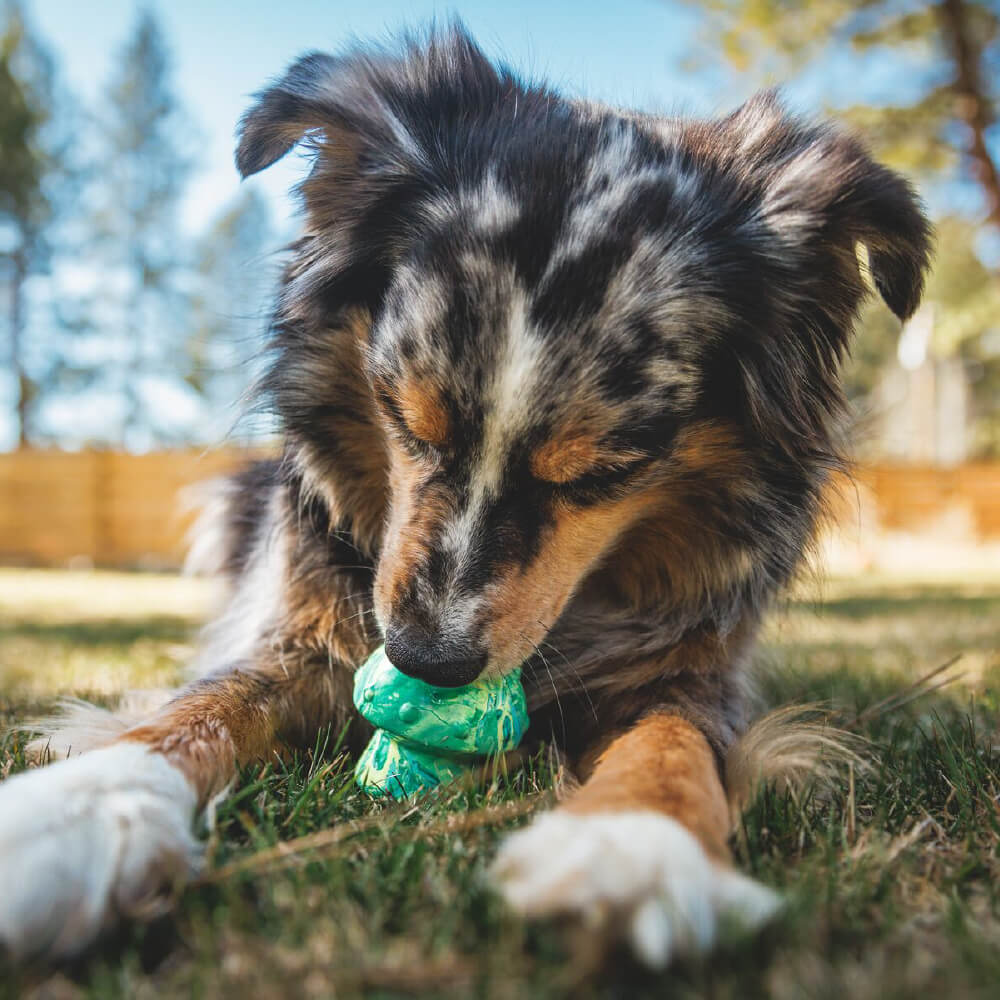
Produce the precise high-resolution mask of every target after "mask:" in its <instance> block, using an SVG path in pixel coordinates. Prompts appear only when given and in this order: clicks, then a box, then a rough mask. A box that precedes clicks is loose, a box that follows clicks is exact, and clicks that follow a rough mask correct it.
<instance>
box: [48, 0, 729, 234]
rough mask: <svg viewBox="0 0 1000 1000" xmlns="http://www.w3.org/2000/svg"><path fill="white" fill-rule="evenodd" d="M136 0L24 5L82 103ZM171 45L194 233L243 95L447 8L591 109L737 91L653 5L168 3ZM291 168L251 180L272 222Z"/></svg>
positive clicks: (717, 101)
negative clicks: (186, 121)
mask: <svg viewBox="0 0 1000 1000" xmlns="http://www.w3.org/2000/svg"><path fill="white" fill-rule="evenodd" d="M139 6H140V4H139V3H137V2H135V0H99V2H97V3H86V2H81V0H35V2H34V4H33V7H32V10H33V19H34V22H35V24H36V26H37V28H38V29H39V31H40V33H41V34H42V35H43V36H44V37H45V38H46V39H47V40H48V42H49V44H50V45H51V46H52V48H53V49H54V50H55V52H56V55H57V56H58V58H59V62H60V64H61V70H62V73H63V80H64V82H65V83H66V85H67V86H68V87H69V89H70V90H71V91H72V92H74V93H76V94H77V95H78V96H79V97H80V98H81V99H82V100H83V101H84V102H85V103H89V104H93V103H94V102H95V100H96V99H97V98H99V96H100V93H101V89H102V87H103V86H104V85H105V82H106V81H107V79H108V76H109V73H110V72H111V69H112V66H113V63H114V59H115V56H116V54H117V52H118V50H119V49H120V47H121V45H122V43H123V42H124V40H125V39H126V37H127V36H128V34H129V32H130V30H131V28H132V26H133V24H134V20H135V16H136V11H137V9H138V8H139ZM152 6H153V7H154V9H155V10H157V12H158V13H159V15H160V18H161V21H162V23H163V26H164V28H165V30H166V34H167V37H168V40H169V42H170V44H171V46H172V49H173V56H174V81H175V85H176V89H177V91H178V93H179V95H180V97H181V99H182V101H183V103H184V105H185V106H186V108H187V110H188V113H189V114H190V115H191V116H192V118H193V120H194V124H195V126H196V128H197V129H198V143H197V148H198V149H199V153H200V162H199V163H198V172H197V174H196V175H195V177H194V180H193V183H192V185H191V189H190V192H189V195H188V197H187V200H186V202H185V206H184V221H185V223H186V224H187V225H188V226H189V227H190V228H192V229H195V228H200V226H201V225H202V224H203V223H204V222H205V220H206V219H207V218H208V217H209V216H210V215H212V214H214V212H215V211H216V210H217V209H218V207H219V206H220V204H222V203H223V202H225V201H226V200H227V199H228V198H229V197H231V196H232V195H233V194H235V192H236V190H237V186H238V180H237V177H236V173H235V170H234V169H233V166H232V145H233V139H232V136H233V127H234V125H235V123H236V120H237V119H238V117H239V115H240V114H241V112H242V111H243V110H244V109H245V107H246V106H247V104H248V102H249V97H250V95H251V94H252V93H253V92H254V91H255V90H257V89H258V88H259V87H260V86H261V85H262V84H263V83H265V82H266V81H267V80H268V79H269V78H270V77H272V76H274V75H275V74H276V73H278V72H280V71H281V70H282V69H283V68H284V66H285V65H287V63H289V62H290V61H291V60H292V59H294V58H295V57H296V56H297V55H298V54H299V53H301V52H303V51H304V50H307V49H316V48H319V49H333V50H336V49H338V48H340V47H342V46H343V45H344V44H345V43H346V42H348V41H349V40H350V39H351V38H352V37H354V38H360V39H368V38H385V37H387V36H388V35H389V33H390V32H392V31H393V30H394V29H398V28H399V27H400V26H404V25H410V26H412V25H419V24H422V23H425V22H427V21H428V20H429V19H431V18H432V17H437V18H438V19H439V20H440V19H443V18H447V17H448V16H449V15H451V14H453V13H458V14H459V15H460V16H461V17H462V18H463V19H464V20H465V22H466V24H467V25H468V26H469V28H470V29H471V30H472V32H473V33H474V34H475V35H476V37H477V38H478V40H479V42H480V44H482V45H483V47H484V48H485V49H486V50H487V51H488V52H489V53H490V54H491V55H494V56H499V57H501V58H504V59H506V60H507V61H508V62H510V63H511V64H512V65H513V66H515V67H516V68H517V69H519V70H522V71H526V72H527V73H529V74H530V75H538V76H543V77H545V78H547V79H548V80H549V81H550V82H553V83H555V84H557V85H559V86H561V87H563V88H564V89H566V90H568V91H570V92H573V93H575V94H579V95H587V96H591V97H595V98H598V99H601V100H605V101H609V102H614V103H622V104H634V105H639V106H643V107H649V108H655V107H659V108H666V109H671V110H688V111H711V110H717V109H721V108H725V107H728V106H730V105H732V104H734V103H735V102H736V101H737V100H738V99H739V97H740V96H741V95H739V94H731V93H719V92H718V90H715V92H713V88H706V81H705V79H704V78H697V79H696V78H694V77H692V76H690V75H686V74H685V73H683V72H682V71H681V70H680V69H679V68H678V66H679V64H680V62H681V60H682V59H683V58H684V56H685V55H686V54H687V52H688V51H689V49H690V46H691V44H692V40H693V37H694V34H695V24H696V14H694V13H693V12H692V11H691V10H690V9H689V8H687V7H684V6H681V5H673V4H669V3H666V2H660V0H618V2H611V3H607V2H601V3H598V2H594V0H575V2H573V0H492V2H483V0H476V2H464V3H457V4H444V3H433V2H426V0H416V2H414V0H410V2H403V0H369V2H364V0H354V2H350V3H345V2H336V0H334V2H329V0H326V2H322V0H244V2H242V3H232V2H227V3H223V2H220V0H202V2H201V3H198V2H193V0H172V2H169V3H166V2H161V3H154V4H152ZM300 171H301V164H296V162H295V158H294V157H290V158H289V162H288V163H282V164H279V165H278V166H277V167H275V168H272V170H270V171H268V172H267V173H266V174H265V175H262V176H261V177H260V178H257V179H254V180H253V181H252V182H250V183H253V184H260V185H261V186H262V187H263V189H265V190H266V191H267V192H268V193H269V195H271V196H273V197H272V204H273V206H274V208H275V209H276V216H277V218H278V219H279V220H280V219H281V216H282V215H283V214H287V213H288V212H289V210H290V204H289V203H288V202H287V200H285V196H284V192H285V191H286V189H287V188H288V186H289V185H290V184H291V183H293V182H294V180H295V179H296V177H297V176H298V175H299V173H300Z"/></svg>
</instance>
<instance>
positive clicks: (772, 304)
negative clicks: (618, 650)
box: [237, 29, 928, 684]
mask: <svg viewBox="0 0 1000 1000" xmlns="http://www.w3.org/2000/svg"><path fill="white" fill-rule="evenodd" d="M298 143H307V144H308V145H309V147H310V148H311V150H312V155H313V164H312V169H311V172H310V173H309V176H308V178H307V179H306V180H305V181H304V183H303V185H302V189H301V190H302V195H303V202H304V207H305V213H306V216H305V220H306V221H305V235H304V237H303V239H302V240H301V241H300V243H299V244H298V245H297V254H296V257H295V260H294V262H293V263H292V265H291V267H290V269H289V272H288V276H287V280H286V283H285V285H284V288H283V292H282V302H281V304H280V307H279V313H278V324H277V329H276V337H275V348H276V360H275V363H274V365H273V367H272V370H271V375H270V379H269V388H270V390H271V392H272V395H273V398H274V401H275V405H276V406H277V409H278V411H279V413H280V414H281V416H282V417H283V420H284V424H285V427H286V430H287V432H288V435H289V439H290V440H291V441H292V442H293V445H294V448H295V454H296V460H297V461H298V462H299V463H300V465H301V466H302V469H303V473H304V475H305V476H306V479H307V481H308V482H309V483H310V484H311V485H312V486H313V487H314V488H315V489H316V490H318V491H319V492H320V493H322V494H323V495H324V497H325V498H326V499H327V502H328V503H329V505H330V506H331V509H332V510H333V512H334V516H335V517H336V518H338V519H340V520H341V521H345V520H346V521H351V522H353V526H354V529H355V532H356V534H358V535H359V536H360V537H362V538H366V537H368V538H370V544H371V547H372V548H373V549H377V551H378V557H379V558H378V573H377V579H376V587H375V607H376V613H377V616H378V619H379V622H380V624H381V626H382V628H383V629H384V632H385V638H386V648H387V651H388V654H389V656H390V658H391V659H392V660H393V662H394V663H395V664H396V665H397V666H398V667H400V668H401V669H402V670H404V671H406V672H408V673H412V674H414V675H417V676H421V677H424V678H425V679H427V680H429V681H432V682H433V683H437V684H463V683H467V682H469V681H471V680H472V679H473V678H474V677H476V676H477V675H478V674H479V673H480V672H482V671H483V670H484V669H491V670H506V669H510V668H512V667H514V666H516V665H517V664H519V663H520V662H521V661H522V660H524V659H525V658H526V657H527V656H528V655H530V654H531V653H532V651H533V649H535V648H536V647H537V644H538V643H540V642H542V641H543V640H544V636H545V634H546V632H547V631H548V630H549V628H550V627H551V626H552V623H553V622H555V620H556V619H557V618H558V617H559V615H560V613H561V612H562V611H563V609H564V607H565V606H566V603H567V601H568V600H569V599H570V597H571V596H572V595H573V594H574V593H575V592H576V591H577V590H578V589H579V588H580V585H581V583H582V581H584V579H585V578H587V577H588V576H589V575H590V574H592V573H593V571H594V569H595V567H597V566H598V564H599V563H601V561H602V560H606V559H608V557H609V555H610V554H611V553H612V552H614V551H615V550H616V547H618V546H620V545H621V544H622V541H623V539H626V538H630V537H635V531H636V529H637V527H638V526H640V525H642V524H644V523H647V522H650V521H655V520H659V521H660V522H664V520H665V519H666V520H668V521H671V523H673V524H674V525H675V526H677V525H681V526H682V527H681V530H673V531H672V537H673V538H674V545H673V549H672V550H671V552H672V555H671V553H665V555H664V557H663V559H664V560H665V562H666V563H667V564H668V565H667V573H668V575H671V574H672V575H673V577H674V578H675V582H676V579H677V578H680V577H682V576H683V575H684V574H685V573H689V574H690V573H694V574H695V575H696V576H697V575H698V574H700V575H701V576H702V577H704V579H705V580H706V581H707V580H708V578H709V577H711V576H713V574H716V573H717V572H722V571H721V570H720V569H719V566H722V565H723V564H724V565H725V575H726V576H727V579H728V577H734V578H735V577H738V576H739V575H740V574H741V573H743V574H749V573H751V572H754V571H755V569H754V567H755V564H756V563H757V562H759V560H758V559H757V558H756V556H757V549H762V548H763V547H765V546H764V542H762V540H761V539H762V538H763V537H764V535H766V533H767V531H768V530H769V529H768V527H767V526H766V525H765V523H764V522H766V521H767V520H768V519H773V520H774V522H775V523H776V524H777V523H780V524H782V525H784V526H786V528H785V530H786V533H787V532H788V531H791V529H790V528H788V527H787V526H788V524H789V511H790V510H791V509H793V508H794V509H800V510H803V511H805V510H806V507H808V502H807V494H808V493H809V491H810V490H813V491H814V490H815V489H816V488H817V486H816V481H817V479H818V478H819V473H818V471H817V470H818V469H819V468H820V467H825V464H828V462H829V461H830V457H831V454H832V452H833V451H834V449H833V446H832V444H831V436H830V435H831V424H832V422H833V421H834V418H835V417H836V414H837V412H838V409H839V407H840V405H841V394H840V390H839V386H838V383H837V376H836V368H837V365H838V362H839V360H840V358H841V356H842V354H843V352H844V350H845V347H846V342H847V338H848V335H849V332H850V329H851V326H852V323H853V321H854V318H855V316H856V313H857V309H858V306H859V303H860V301H861V299H862V297H863V295H864V291H865V284H864V280H863V276H862V274H861V271H860V269H859V263H858V255H857V245H858V244H859V243H862V244H864V246H865V247H866V248H867V254H868V261H869V268H870V272H871V276H872V278H873V280H874V283H875V285H876V287H877V288H878V290H879V291H880V292H881V294H882V295H883V297H884V298H885V300H886V301H887V302H888V304H889V305H890V306H891V307H892V309H893V310H894V311H895V312H896V313H897V314H898V315H900V316H903V317H905V316H907V315H908V314H909V313H910V312H912V310H913V309H914V308H915V306H916V303H917V301H918V299H919V295H920V292H921V288H922V282H923V273H924V269H925V267H926V263H927V253H928V230H927V226H926V223H925V221H924V218H923V216H922V214H921V212H920V210H919V207H918V204H917V202H916V199H915V197H914V195H913V194H912V192H911V190H910V188H909V187H908V186H907V185H906V183H905V182H903V181H902V180H901V179H900V178H898V177H897V176H895V175H894V174H892V173H891V172H889V171H888V170H886V169H884V168H883V167H881V166H879V165H877V164H876V163H874V162H873V161H872V160H871V159H870V158H869V156H868V155H867V154H866V153H865V151H864V150H863V149H862V147H861V146H859V144H858V143H857V142H856V141H855V140H853V139H852V138H850V137H847V136H845V135H844V134H842V133H841V132H840V131H838V130H836V129H835V128H832V127H830V126H827V125H816V124H812V123H806V122H802V121H799V120H798V119H796V118H794V117H792V116H790V115H789V114H788V113H786V112H785V111H784V109H783V108H782V107H781V105H780V103H779V102H778V100H777V99H776V98H775V97H774V95H772V94H764V95H761V96H759V97H757V98H755V99H753V100H752V101H751V102H750V103H748V104H747V105H745V106H744V107H742V108H741V109H739V110H738V111H736V112H735V113H734V114H732V115H730V116H729V117H727V118H723V119H720V120H716V121H709V122H688V121H683V120H671V119H658V118H652V117H644V116H637V115H630V114H623V113H619V112H615V111H611V110H607V109H603V108H597V107H594V106H588V105H583V104H575V103H572V102H568V101H566V100H563V99H561V98H560V97H558V96H557V95H555V94H553V93H551V92H550V91H548V90H546V89H544V88H541V87H533V86H527V85H525V84H523V83H521V82H520V81H518V80H517V79H516V78H515V77H514V76H513V75H512V74H511V73H509V72H508V71H506V70H505V69H503V68H497V67H495V66H493V65H492V64H491V63H490V62H489V61H488V60H487V59H486V58H485V57H484V56H483V55H482V53H481V52H480V51H479V50H478V49H477V48H476V47H475V45H474V44H473V43H472V42H471V41H470V39H469V38H468V37H467V36H466V35H465V34H464V32H463V31H462V30H461V29H454V30H452V31H451V32H449V33H447V34H446V35H443V36H434V37H432V38H431V39H430V40H428V41H424V42H414V41H411V42H409V43H407V45H406V46H404V48H403V51H402V52H401V53H389V52H384V51H377V50H359V51H355V52H353V53H350V54H348V55H346V56H344V57H341V58H334V57H330V56H326V55H319V54H314V55H309V56H306V57H304V58H303V59H301V60H300V61H299V62H297V63H296V64H295V65H294V66H292V67H291V69H290V70H289V71H288V73H287V74H286V75H285V77H284V78H283V79H281V80H279V81H278V82H277V83H275V84H274V85H273V86H272V87H270V88H269V89H267V90H265V91H263V92H262V94H261V95H259V97H258V101H257V103H256V105H255V106H254V107H253V108H252V109H251V110H250V111H249V112H248V113H247V115H246V116H245V117H244V119H243V121H242V123H241V134H240V142H239V148H238V152H237V160H238V165H239V168H240V170H241V171H242V173H243V174H244V175H247V174H251V173H254V172H256V171H258V170H261V169H262V168H264V167H266V166H268V165H269V164H270V163H272V162H274V161H275V160H276V159H278V158H279V157H280V156H282V155H284V154H285V153H286V152H287V151H289V150H290V149H291V148H292V147H293V146H295V145H296V144H298ZM803 516H804V517H806V519H808V512H806V513H805V514H804V515H803ZM755 519H756V522H759V523H755ZM802 530H803V531H806V532H807V531H808V526H806V527H805V528H803V529H802ZM699 533H702V534H703V535H704V538H700V539H699V537H698V535H699ZM668 534H671V532H670V531H668ZM784 544H785V545H786V546H790V547H791V549H794V550H796V551H799V550H801V546H802V539H801V538H796V539H793V540H791V541H789V540H788V539H785V542H784ZM755 546H756V548H755ZM668 547H669V546H668ZM767 558H779V556H775V555H774V554H773V553H772V554H771V555H769V556H767ZM780 558H785V557H780ZM794 558H795V556H794V555H791V556H788V557H787V558H786V561H788V560H794ZM699 560H701V562H702V563H703V564H704V565H695V564H696V563H698V562H699ZM661 561H663V560H661ZM685 563H688V565H685ZM710 563H711V564H712V565H711V566H710V565H709V564H710ZM715 563H718V566H716V565H715ZM713 567H714V568H713ZM780 572H781V570H780V569H775V570H774V571H773V575H779V574H780ZM734 575H735V576H734ZM730 582H731V581H730ZM710 586H711V584H710V583H705V587H706V588H709V589H710Z"/></svg>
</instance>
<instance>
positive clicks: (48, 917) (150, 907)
mask: <svg viewBox="0 0 1000 1000" xmlns="http://www.w3.org/2000/svg"><path fill="white" fill-rule="evenodd" d="M196 808H197V801H196V795H195V791H194V789H193V788H192V786H191V784H190V783H189V782H188V780H187V779H186V778H185V776H184V775H183V774H182V773H181V772H180V771H179V770H178V769H177V768H176V767H174V766H173V765H172V764H171V763H170V762H169V761H168V760H167V758H166V757H164V756H162V755H161V754H157V753H153V752H151V751H149V750H147V749H146V748H145V747H142V746H140V745H139V744H137V743H115V744H113V745H111V746H108V747H105V748H103V749H100V750H94V751H92V752H91V753H87V754H83V755H82V756H79V757H73V758H72V759H70V760H67V761H62V762H59V763H56V764H52V765H50V766H48V767H42V768H38V769H35V770H30V771H26V772H24V773H23V774H18V775H15V776H14V777H12V778H8V779H7V780H6V781H4V782H3V783H0V887H2V889H0V952H6V953H7V954H8V955H9V956H10V957H12V958H13V959H14V960H23V959H27V958H42V959H45V958H48V959H56V958H66V957H69V956H71V955H74V954H77V953H78V952H80V951H82V950H83V949H84V948H86V947H87V946H88V945H89V944H90V943H91V942H93V941H94V939H95V938H96V937H97V936H98V935H99V934H100V933H101V932H102V931H103V930H105V929H106V928H108V927H110V926H112V925H113V924H114V923H116V922H117V920H118V919H119V918H121V917H127V916H137V917H147V918H148V917H150V916H154V915H155V914H156V913H158V912H161V911H162V910H163V909H164V908H165V906H166V904H167V903H168V902H169V900H170V899H171V897H172V895H173V891H174V890H175V889H176V888H177V887H178V886H179V884H181V883H182V882H183V881H184V880H186V879H187V878H189V877H190V876H191V875H193V874H194V873H195V872H196V871H197V868H198V864H199V860H200V855H201V851H200V848H199V844H198V841H197V840H196V838H195V837H194V836H193V833H192V823H193V820H194V817H195V813H196Z"/></svg>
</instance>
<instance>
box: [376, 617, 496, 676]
mask: <svg viewBox="0 0 1000 1000" xmlns="http://www.w3.org/2000/svg"><path fill="white" fill-rule="evenodd" d="M385 652H386V656H388V657H389V660H390V662H391V663H392V665H393V666H394V667H395V668H396V669H397V670H399V671H401V672H402V673H404V674H407V675H408V676H410V677H416V678H418V679H419V680H422V681H426V682H427V683H428V684H433V685H435V686H436V687H461V686H462V685H463V684H471V683H472V682H473V681H474V680H475V679H476V678H477V677H478V676H479V675H480V674H481V673H482V671H483V668H484V667H485V666H486V661H487V659H488V655H487V653H485V652H483V651H481V650H479V649H477V648H476V647H475V646H474V645H473V644H472V643H471V642H467V641H459V640H454V639H447V638H445V637H441V636H434V635H431V634H430V633H428V632H426V631H424V630H423V629H421V628H419V627H418V626H415V625H390V626H389V628H387V629H386V633H385Z"/></svg>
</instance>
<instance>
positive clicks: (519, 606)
mask: <svg viewBox="0 0 1000 1000" xmlns="http://www.w3.org/2000/svg"><path fill="white" fill-rule="evenodd" d="M659 502H660V497H659V495H658V491H656V490H648V491H645V492H643V493H638V494H633V495H632V496H629V497H626V498H625V499H623V500H612V501H608V502H607V503H603V504H595V505H593V506H591V507H586V508H582V509H581V508H575V507H571V506H568V505H567V506H566V507H565V508H564V509H563V510H562V512H561V513H560V514H559V515H558V516H557V517H556V520H555V524H554V526H553V528H552V530H551V531H550V533H549V535H548V537H547V538H546V539H545V540H544V542H543V544H542V547H541V550H540V552H539V554H538V556H537V558H536V559H535V560H534V562H532V563H531V565H530V566H527V567H526V568H524V569H523V570H522V569H519V568H518V569H515V570H513V571H512V572H509V573H508V574H507V575H506V576H501V577H499V578H498V579H497V580H496V581H495V582H494V583H492V584H491V585H490V586H489V587H488V588H487V591H486V593H487V596H488V598H489V612H488V614H489V619H488V623H487V625H486V634H487V637H488V644H489V648H490V649H491V650H492V652H493V656H494V658H495V660H496V661H497V662H500V663H505V664H506V663H509V664H511V665H514V664H517V663H520V662H521V660H523V659H524V658H525V657H526V656H528V655H529V654H530V653H531V651H532V645H531V638H530V636H532V635H534V636H537V637H538V638H541V637H542V636H543V635H544V633H545V632H546V631H547V630H548V629H547V625H549V624H551V623H552V622H554V621H555V620H556V619H557V618H558V617H559V614H560V612H561V611H562V609H563V608H564V607H565V605H566V601H567V600H568V598H569V596H570V595H571V594H572V593H573V591H574V590H575V589H576V587H577V586H578V585H579V583H580V581H581V580H582V578H583V577H584V575H585V574H586V571H587V570H588V569H589V568H590V567H591V566H593V564H594V563H595V561H596V560H597V559H598V558H599V557H600V556H601V554H602V552H603V551H604V549H605V547H606V546H607V545H608V543H609V541H612V540H613V539H615V538H617V537H618V536H619V535H621V533H622V532H623V531H625V530H626V529H627V528H628V527H629V526H631V525H632V524H634V523H635V522H636V521H637V520H638V519H639V518H641V517H642V516H643V515H644V514H647V513H648V512H649V511H651V510H653V509H655V507H656V505H657V504H658V503H659ZM543 623H544V624H543ZM525 626H527V627H528V631H527V632H526V631H525Z"/></svg>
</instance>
